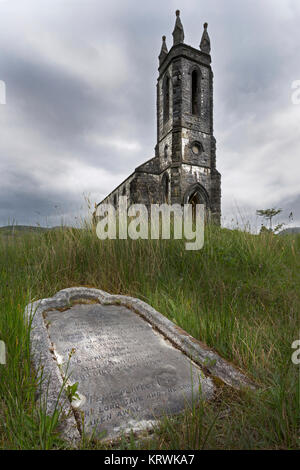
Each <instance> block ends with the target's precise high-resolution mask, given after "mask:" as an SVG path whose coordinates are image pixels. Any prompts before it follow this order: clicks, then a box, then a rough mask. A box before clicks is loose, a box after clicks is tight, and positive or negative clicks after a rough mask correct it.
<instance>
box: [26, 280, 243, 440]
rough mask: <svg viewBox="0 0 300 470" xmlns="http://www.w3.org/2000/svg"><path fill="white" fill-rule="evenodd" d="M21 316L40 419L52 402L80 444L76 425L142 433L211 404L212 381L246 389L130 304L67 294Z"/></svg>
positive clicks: (194, 345)
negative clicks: (35, 374)
mask: <svg viewBox="0 0 300 470" xmlns="http://www.w3.org/2000/svg"><path fill="white" fill-rule="evenodd" d="M26 314H27V316H28V318H30V319H31V321H32V329H31V350H32V355H33V360H34V364H35V368H36V369H37V370H38V371H39V374H40V375H42V376H43V377H44V380H43V382H42V390H41V399H42V400H43V399H45V397H47V404H46V411H47V412H48V413H51V412H53V410H54V408H55V406H56V405H57V400H58V399H59V403H60V406H61V407H62V409H63V411H64V415H65V416H66V418H65V419H64V421H63V424H64V429H63V435H64V436H65V438H67V439H68V440H69V441H76V440H78V439H79V438H80V434H81V432H82V423H84V430H85V432H86V433H92V432H94V435H95V436H98V437H105V438H106V439H114V438H116V437H117V436H120V435H121V434H122V433H125V434H126V433H128V432H130V431H131V430H132V431H142V430H146V429H149V428H151V427H152V426H153V425H154V424H155V423H156V422H157V420H158V419H159V418H161V417H162V416H165V415H168V416H170V415H176V414H178V413H180V412H181V411H183V410H184V408H185V407H186V406H191V405H192V404H193V403H194V404H195V403H196V402H197V401H199V400H200V399H203V400H209V399H212V398H213V396H214V392H215V389H216V386H215V385H214V381H213V376H214V375H215V376H217V377H218V378H219V379H221V380H223V381H224V382H225V383H227V384H228V385H230V386H234V387H240V386H249V385H250V386H251V384H250V383H249V381H248V379H247V378H246V377H245V376H244V375H243V374H242V373H241V372H240V371H238V370H237V369H235V368H234V367H233V366H232V365H230V364H229V363H227V362H226V361H224V360H223V359H222V358H220V356H218V355H217V354H216V353H215V352H214V351H212V350H210V349H208V348H207V347H206V346H205V345H202V344H201V343H199V342H198V341H197V340H195V339H194V338H192V337H191V336H190V335H188V334H187V333H186V332H184V331H183V330H181V329H180V328H178V327H177V326H176V325H175V324H174V323H172V322H171V321H170V320H168V319H167V318H165V317H163V316H162V315H161V314H160V313H159V312H157V311H155V310H154V309H153V308H152V307H150V306H149V305H147V304H146V303H144V302H142V301H140V300H138V299H134V298H131V297H126V296H113V295H110V294H107V293H106V292H103V291H100V290H97V289H87V288H70V289H64V290H63V291H60V292H58V293H57V294H56V295H55V296H54V297H53V298H50V299H43V300H41V301H37V302H34V303H33V304H30V305H29V306H27V309H26ZM201 365H202V367H201ZM203 366H205V367H203ZM204 370H205V373H204ZM45 379H46V380H45ZM74 384H76V385H77V389H76V387H74V388H73V393H71V394H70V391H71V390H72V385H74ZM68 398H69V399H68Z"/></svg>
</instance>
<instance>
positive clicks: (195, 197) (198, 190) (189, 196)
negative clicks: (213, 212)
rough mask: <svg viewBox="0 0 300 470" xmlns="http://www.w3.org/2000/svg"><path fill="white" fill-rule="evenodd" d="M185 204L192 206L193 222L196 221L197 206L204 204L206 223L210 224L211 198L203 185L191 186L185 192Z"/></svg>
mask: <svg viewBox="0 0 300 470" xmlns="http://www.w3.org/2000/svg"><path fill="white" fill-rule="evenodd" d="M183 202H184V204H191V206H192V214H193V221H195V220H196V206H197V204H203V205H204V213H205V222H208V220H209V212H210V204H209V196H208V193H207V191H206V189H205V188H204V187H203V186H201V184H199V183H196V184H193V185H192V186H190V187H189V188H188V189H187V191H186V192H185V195H184V201H183Z"/></svg>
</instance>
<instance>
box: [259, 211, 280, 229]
mask: <svg viewBox="0 0 300 470" xmlns="http://www.w3.org/2000/svg"><path fill="white" fill-rule="evenodd" d="M280 212H282V209H275V208H272V209H259V210H257V211H256V214H257V215H259V216H260V217H263V218H264V219H267V220H268V221H269V224H270V226H269V230H272V219H273V217H275V215H277V214H280Z"/></svg>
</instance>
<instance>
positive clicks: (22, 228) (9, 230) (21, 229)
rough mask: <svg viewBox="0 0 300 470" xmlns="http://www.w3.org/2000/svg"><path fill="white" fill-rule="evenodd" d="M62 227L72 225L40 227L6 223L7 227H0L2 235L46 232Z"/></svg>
mask: <svg viewBox="0 0 300 470" xmlns="http://www.w3.org/2000/svg"><path fill="white" fill-rule="evenodd" d="M61 228H64V229H69V228H70V227H60V226H57V227H38V226H33V225H6V226H5V227H0V235H14V234H18V235H21V234H22V233H28V232H31V233H32V232H33V233H36V234H38V233H44V232H48V231H50V230H60V229H61Z"/></svg>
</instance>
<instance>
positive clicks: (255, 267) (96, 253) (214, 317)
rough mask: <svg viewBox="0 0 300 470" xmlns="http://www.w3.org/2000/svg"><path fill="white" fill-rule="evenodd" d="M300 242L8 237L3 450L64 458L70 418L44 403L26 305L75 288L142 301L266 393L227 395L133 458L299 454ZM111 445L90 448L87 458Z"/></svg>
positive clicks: (233, 234)
mask: <svg viewBox="0 0 300 470" xmlns="http://www.w3.org/2000/svg"><path fill="white" fill-rule="evenodd" d="M299 255H300V236H299V235H294V236H282V237H278V236H276V235H272V234H268V233H267V234H264V235H259V236H257V235H251V234H249V233H246V232H242V231H237V230H235V231H231V230H226V229H220V228H216V227H208V228H207V229H206V234H205V244H204V248H203V249H202V250H200V251H198V252H192V251H185V249H184V243H183V242H182V241H177V240H176V241H146V240H145V241H132V240H126V241H124V240H120V241H118V240H106V241H100V240H99V239H98V238H97V237H96V235H95V232H94V231H93V230H92V229H89V228H86V229H84V230H78V229H67V230H66V229H64V230H54V231H53V230H52V231H36V232H29V233H27V231H26V230H23V231H22V235H21V236H20V234H18V236H15V235H12V234H10V233H7V231H6V232H5V233H3V234H2V235H1V231H0V339H2V340H4V341H5V343H6V346H7V364H6V365H5V366H3V365H0V448H1V449H54V448H65V447H66V444H65V443H63V442H62V440H61V439H60V436H59V432H58V430H59V423H60V416H59V413H57V414H55V415H54V416H52V417H47V416H46V415H45V413H44V412H43V409H41V408H38V407H37V405H36V401H35V392H36V378H35V376H34V373H33V371H32V368H31V367H30V353H29V330H28V328H27V327H26V326H25V325H24V321H23V311H24V308H25V305H26V304H27V303H28V302H29V301H30V300H33V299H39V298H42V297H50V296H52V295H53V294H54V293H55V292H57V291H58V290H60V289H63V288H66V287H71V286H88V287H96V288H100V289H103V290H105V291H108V292H110V293H115V294H117V293H120V294H126V295H132V296H135V297H139V298H141V299H143V300H145V301H146V302H148V303H149V304H150V305H152V306H153V307H154V308H156V309H157V310H159V311H160V312H161V313H163V314H164V315H166V316H167V317H168V318H170V319H171V320H172V321H173V322H175V323H176V324H178V325H179V326H181V327H182V328H184V329H185V330H187V331H188V332H189V333H190V334H192V335H193V336H195V337H196V338H198V339H200V340H201V341H204V342H206V343H207V344H208V345H209V346H211V347H213V348H214V349H215V350H216V351H218V352H219V353H220V354H221V355H222V356H223V357H225V358H226V359H228V360H230V361H232V362H233V363H235V364H236V365H238V366H239V367H240V368H242V369H243V370H244V371H246V373H247V374H248V375H249V376H250V377H251V378H252V379H253V380H254V381H255V382H256V383H257V384H258V388H257V390H256V391H249V392H233V391H232V390H230V389H228V388H227V387H221V388H220V389H219V391H218V396H217V397H216V399H215V401H214V402H212V403H209V404H201V406H199V407H198V408H195V409H187V411H186V413H185V414H184V415H182V416H180V417H177V418H176V419H174V420H167V419H165V420H163V421H162V423H161V426H159V428H157V429H155V431H154V433H153V434H152V435H151V438H150V439H147V440H144V441H139V442H138V441H137V440H136V439H135V438H134V436H131V438H130V439H125V438H123V439H121V440H120V442H118V443H117V444H115V445H116V448H122V449H136V448H144V449H148V448H149V449H202V448H205V449H295V448H297V447H298V445H299V442H298V422H297V419H298V417H299V368H298V367H299V366H296V365H294V364H293V363H292V361H291V355H292V352H293V350H292V349H291V344H292V342H293V341H294V340H296V339H299V312H300V256H299ZM102 445H103V444H101V443H99V442H97V441H95V440H88V439H86V438H83V440H82V443H81V447H82V448H101V446H102Z"/></svg>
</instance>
